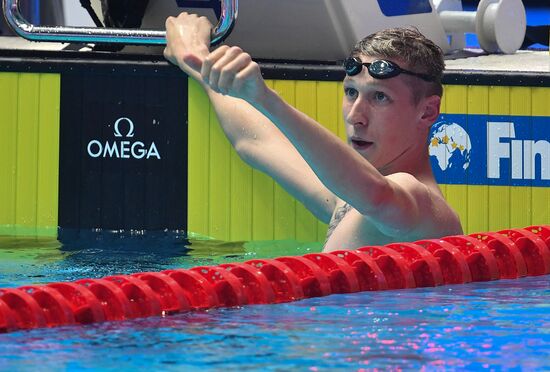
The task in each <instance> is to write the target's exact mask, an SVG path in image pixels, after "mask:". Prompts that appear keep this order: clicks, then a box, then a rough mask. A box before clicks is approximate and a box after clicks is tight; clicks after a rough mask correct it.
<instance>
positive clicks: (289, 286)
mask: <svg viewBox="0 0 550 372" xmlns="http://www.w3.org/2000/svg"><path fill="white" fill-rule="evenodd" d="M245 263H246V264H247V265H251V266H253V267H255V268H257V269H259V270H260V271H261V272H262V273H263V274H264V275H265V276H266V278H267V279H268V280H269V282H270V283H271V287H272V288H273V293H275V302H276V303H280V302H290V301H296V300H301V299H302V298H304V292H303V291H302V286H301V285H300V281H299V280H298V276H297V275H296V274H295V273H294V272H293V271H292V270H291V269H290V268H289V267H288V266H287V265H285V264H284V263H282V262H280V261H277V260H271V259H267V260H250V261H246V262H245Z"/></svg>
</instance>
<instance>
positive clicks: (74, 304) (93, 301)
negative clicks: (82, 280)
mask: <svg viewBox="0 0 550 372" xmlns="http://www.w3.org/2000/svg"><path fill="white" fill-rule="evenodd" d="M47 286H48V287H51V288H53V289H55V290H56V291H57V292H59V293H60V294H61V295H62V296H63V297H64V298H65V299H66V300H67V302H68V303H69V306H70V307H71V310H72V312H73V314H74V317H75V320H76V321H77V323H81V324H87V323H93V322H102V321H104V320H105V314H104V313H103V308H102V306H101V303H100V302H99V300H98V299H97V297H96V296H95V295H94V294H93V293H92V292H91V291H90V290H89V289H88V288H87V287H86V286H82V285H78V284H75V283H65V282H63V283H51V284H48V285H47Z"/></svg>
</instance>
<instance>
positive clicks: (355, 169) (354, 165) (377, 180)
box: [253, 89, 386, 208]
mask: <svg viewBox="0 0 550 372" xmlns="http://www.w3.org/2000/svg"><path fill="white" fill-rule="evenodd" d="M253 105H254V107H256V109H257V110H258V111H259V112H261V113H262V114H263V115H265V116H266V117H267V118H269V119H270V120H271V121H272V122H273V123H274V124H275V125H276V126H277V127H278V128H279V129H280V130H281V132H283V134H284V135H285V136H286V137H287V138H288V139H289V140H290V142H291V143H292V144H293V145H294V146H295V147H296V149H297V150H298V151H299V152H300V154H301V155H302V157H303V158H304V159H305V160H306V161H307V162H308V164H309V165H310V167H311V168H312V169H313V171H314V172H315V173H316V174H317V176H318V177H319V178H320V179H321V181H322V182H323V183H324V184H325V186H327V187H328V188H329V189H330V190H331V191H332V192H333V193H335V194H336V195H337V196H338V197H340V198H342V199H344V200H346V201H348V202H350V203H352V204H354V203H355V204H358V205H357V206H356V207H359V206H360V205H359V204H364V203H365V201H366V202H367V204H371V205H372V204H374V203H375V202H376V201H378V200H379V197H380V196H379V193H380V192H384V187H385V186H386V180H385V178H384V177H382V176H381V174H380V173H379V172H378V170H377V169H376V168H375V167H374V166H372V165H371V164H370V163H369V162H368V161H366V160H365V159H364V158H363V157H362V156H361V155H359V154H358V153H357V152H356V151H354V150H353V149H352V148H351V147H350V146H348V145H347V144H345V143H344V142H342V141H341V140H340V138H339V137H337V136H336V135H334V134H333V133H332V132H330V131H329V130H328V129H326V128H325V127H323V126H322V125H320V124H319V123H317V122H316V121H315V120H313V119H311V118H310V117H308V116H307V115H305V114H304V113H302V112H300V111H298V110H297V109H295V108H294V107H292V106H290V105H289V104H288V103H286V102H285V101H284V100H283V99H282V98H281V97H279V96H278V95H277V93H276V92H274V91H273V90H271V89H267V90H266V93H265V96H263V97H261V98H260V99H259V100H258V101H257V102H255V103H254V104H253ZM365 190H367V191H365ZM354 206H355V205H354ZM363 207H364V208H368V207H369V206H368V205H363Z"/></svg>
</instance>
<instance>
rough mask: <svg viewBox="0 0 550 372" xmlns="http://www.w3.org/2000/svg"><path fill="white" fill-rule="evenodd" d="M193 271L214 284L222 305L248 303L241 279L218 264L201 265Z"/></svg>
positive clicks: (231, 305)
mask: <svg viewBox="0 0 550 372" xmlns="http://www.w3.org/2000/svg"><path fill="white" fill-rule="evenodd" d="M191 271H195V272H196V273H199V274H200V275H202V277H204V278H205V279H206V280H207V281H208V282H210V284H212V286H213V287H214V289H215V291H216V294H217V295H218V300H219V301H220V306H225V307H233V306H241V305H246V304H247V298H246V294H245V293H244V291H243V288H242V284H241V281H240V280H239V278H237V277H236V276H235V275H233V274H231V273H230V272H229V271H227V270H226V269H223V268H220V267H217V266H201V267H195V268H192V269H191Z"/></svg>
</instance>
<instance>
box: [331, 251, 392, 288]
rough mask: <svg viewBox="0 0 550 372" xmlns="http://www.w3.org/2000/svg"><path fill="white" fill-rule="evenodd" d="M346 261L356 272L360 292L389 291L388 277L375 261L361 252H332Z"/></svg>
mask: <svg viewBox="0 0 550 372" xmlns="http://www.w3.org/2000/svg"><path fill="white" fill-rule="evenodd" d="M330 253H331V254H333V255H336V256H338V257H340V258H342V259H343V260H344V261H346V262H347V263H348V264H349V265H350V266H351V267H352V268H353V270H354V271H355V276H356V277H357V280H358V283H359V291H382V290H384V289H388V283H387V282H386V276H385V275H384V273H383V272H382V270H381V269H380V267H378V265H377V264H376V262H375V261H374V259H373V258H372V257H371V256H369V255H368V254H366V253H365V252H361V251H344V250H341V251H333V252H330Z"/></svg>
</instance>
